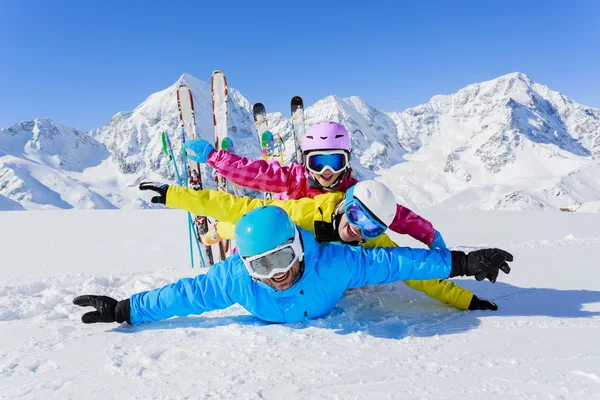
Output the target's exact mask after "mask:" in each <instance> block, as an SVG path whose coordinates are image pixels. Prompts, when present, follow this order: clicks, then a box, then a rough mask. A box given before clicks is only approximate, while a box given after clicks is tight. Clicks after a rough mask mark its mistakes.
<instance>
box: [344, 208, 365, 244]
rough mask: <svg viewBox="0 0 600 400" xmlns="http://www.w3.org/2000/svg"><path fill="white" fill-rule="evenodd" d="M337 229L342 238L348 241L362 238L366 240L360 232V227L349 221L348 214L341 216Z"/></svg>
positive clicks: (358, 240)
mask: <svg viewBox="0 0 600 400" xmlns="http://www.w3.org/2000/svg"><path fill="white" fill-rule="evenodd" d="M337 229H338V235H340V238H341V239H342V240H343V241H344V242H346V243H349V242H360V241H362V240H365V238H364V237H363V235H362V234H361V232H360V229H358V228H357V227H356V226H353V225H350V224H349V223H348V218H346V214H342V216H341V217H340V222H339V224H338V228H337Z"/></svg>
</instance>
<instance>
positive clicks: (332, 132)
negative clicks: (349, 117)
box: [302, 121, 352, 154]
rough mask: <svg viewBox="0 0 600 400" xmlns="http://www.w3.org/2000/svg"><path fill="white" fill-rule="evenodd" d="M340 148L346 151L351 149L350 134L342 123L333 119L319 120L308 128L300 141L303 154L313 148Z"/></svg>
mask: <svg viewBox="0 0 600 400" xmlns="http://www.w3.org/2000/svg"><path fill="white" fill-rule="evenodd" d="M332 149H340V150H345V151H347V152H348V153H350V152H351V151H352V144H350V136H349V135H348V131H347V130H346V128H344V127H343V126H342V125H340V124H338V123H337V122H333V121H323V122H319V123H318V124H315V125H313V126H311V127H310V128H308V130H307V131H306V133H305V134H304V140H303V141H302V152H303V153H304V154H306V153H308V152H309V151H313V150H332Z"/></svg>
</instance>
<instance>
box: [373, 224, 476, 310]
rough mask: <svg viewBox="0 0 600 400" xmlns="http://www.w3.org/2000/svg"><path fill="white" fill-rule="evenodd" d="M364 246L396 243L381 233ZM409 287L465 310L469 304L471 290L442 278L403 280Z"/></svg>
mask: <svg viewBox="0 0 600 400" xmlns="http://www.w3.org/2000/svg"><path fill="white" fill-rule="evenodd" d="M363 246H365V247H396V246H397V245H396V244H395V243H394V242H393V241H392V239H390V237H389V236H388V235H381V236H379V237H378V238H376V239H372V240H369V241H368V242H366V243H364V244H363ZM404 283H405V284H406V285H407V286H408V287H409V288H411V289H414V290H418V291H419V292H423V293H425V294H426V295H427V296H429V297H431V298H433V299H436V300H439V301H441V302H442V303H445V304H448V305H451V306H453V307H456V308H458V309H459V310H466V309H468V308H469V304H471V299H472V298H473V292H471V291H470V290H467V289H463V288H461V287H460V286H458V285H456V284H455V283H454V282H452V281H447V280H444V279H431V280H424V281H405V282H404Z"/></svg>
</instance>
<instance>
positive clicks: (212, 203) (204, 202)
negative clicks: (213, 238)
mask: <svg viewBox="0 0 600 400" xmlns="http://www.w3.org/2000/svg"><path fill="white" fill-rule="evenodd" d="M315 204H316V203H315V200H314V199H310V198H303V199H299V200H261V199H250V198H249V197H236V196H234V195H233V194H230V193H225V192H219V191H217V190H210V189H205V190H194V189H192V188H184V187H181V186H169V190H168V191H167V204H166V205H167V207H169V208H180V209H183V210H186V211H190V212H192V213H194V214H196V215H207V216H209V217H212V218H214V219H216V220H218V221H219V222H225V223H230V224H236V223H237V221H238V220H239V219H240V218H241V217H242V215H244V214H246V213H247V212H249V211H252V210H255V209H257V208H260V207H262V206H265V205H273V206H277V207H281V208H283V209H284V210H285V212H286V213H287V214H288V215H289V216H290V218H291V219H292V221H294V223H296V224H297V225H299V226H300V227H301V228H303V229H306V230H310V231H314V220H315V207H316V206H315ZM219 233H221V229H220V228H219Z"/></svg>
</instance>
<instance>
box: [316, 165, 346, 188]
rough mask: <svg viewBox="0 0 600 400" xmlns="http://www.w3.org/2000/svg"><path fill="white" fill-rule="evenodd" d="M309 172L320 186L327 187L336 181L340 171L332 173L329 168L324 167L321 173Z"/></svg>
mask: <svg viewBox="0 0 600 400" xmlns="http://www.w3.org/2000/svg"><path fill="white" fill-rule="evenodd" d="M311 174H312V176H313V177H314V178H315V179H316V180H317V182H319V184H320V185H321V186H323V187H324V188H327V187H329V186H331V185H333V184H334V183H335V182H337V180H338V178H339V177H340V175H341V174H342V172H338V173H337V174H334V173H333V172H331V171H330V170H329V169H326V170H325V171H323V173H322V174H315V173H314V172H311Z"/></svg>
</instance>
